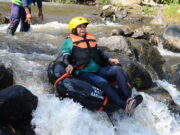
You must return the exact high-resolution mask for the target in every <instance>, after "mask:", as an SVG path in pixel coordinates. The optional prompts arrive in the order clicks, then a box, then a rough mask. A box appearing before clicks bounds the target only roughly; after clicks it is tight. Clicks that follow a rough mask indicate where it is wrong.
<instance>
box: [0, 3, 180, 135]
mask: <svg viewBox="0 0 180 135" xmlns="http://www.w3.org/2000/svg"><path fill="white" fill-rule="evenodd" d="M44 5H45V7H46V8H48V7H49V8H48V9H50V10H51V11H52V12H51V14H52V15H51V14H50V13H49V14H47V15H48V19H47V20H46V23H42V24H38V25H32V30H31V31H30V32H28V33H19V32H18V31H19V30H17V33H16V35H15V36H13V37H9V36H6V29H7V27H8V25H0V62H1V63H4V64H5V66H6V67H10V68H11V69H13V72H14V80H15V82H14V83H15V84H20V85H23V86H25V87H27V88H28V89H29V90H31V91H32V92H33V93H34V94H35V95H37V96H38V98H39V103H38V107H37V109H36V110H35V111H34V112H33V120H32V124H33V125H35V126H36V128H35V131H36V133H37V135H80V134H82V135H179V134H180V116H179V115H178V114H173V113H171V112H170V111H169V110H168V107H167V105H165V104H163V103H161V102H158V101H156V100H155V99H154V98H153V97H151V96H149V95H147V94H146V93H143V92H140V93H141V94H142V95H143V97H144V101H143V103H142V104H141V105H140V106H138V108H137V109H136V111H135V114H134V116H132V117H128V116H126V114H125V113H124V112H123V111H121V110H120V111H119V112H116V113H115V114H114V115H113V116H112V118H113V122H114V125H115V127H116V131H115V130H114V127H113V126H112V124H111V122H110V121H109V119H108V117H107V116H106V114H105V113H103V112H91V111H89V110H87V109H83V108H82V106H81V105H80V104H78V103H74V102H73V101H72V100H70V99H64V100H59V99H58V98H57V97H56V96H55V95H54V94H53V87H52V86H51V85H50V84H49V83H48V79H47V66H48V64H49V62H50V61H52V60H54V59H55V58H56V57H57V55H58V53H59V50H60V44H61V43H62V41H63V40H64V38H65V36H67V35H68V24H67V23H68V21H69V19H70V18H71V17H73V16H76V15H81V14H82V15H84V16H86V17H88V16H89V17H90V18H91V20H92V24H90V25H89V26H88V31H89V32H92V33H94V35H95V36H96V37H97V38H99V37H104V36H107V35H108V33H109V31H110V30H112V29H114V28H117V27H118V26H119V25H118V24H112V23H107V24H103V23H101V20H100V19H99V18H98V17H97V19H95V20H97V21H94V16H95V17H96V15H94V14H95V12H94V11H96V10H97V7H87V6H82V5H63V4H44ZM2 6H3V8H8V6H9V3H6V2H5V3H4V2H0V11H1V10H2ZM72 8H74V9H76V10H80V11H78V12H77V11H76V10H75V11H74V10H72ZM87 8H88V9H87ZM68 9H69V10H68ZM44 10H46V9H44ZM54 10H58V11H61V12H60V13H56V12H54ZM4 11H5V10H4ZM72 11H74V12H72ZM46 12H47V11H45V13H46ZM7 13H8V12H7ZM97 13H98V11H97ZM45 16H46V14H45ZM49 16H51V17H50V18H49ZM18 29H19V28H18ZM159 51H160V52H161V54H162V55H163V56H164V57H165V58H167V59H168V58H169V59H170V58H171V57H172V56H174V55H176V56H175V58H174V57H173V58H172V59H176V60H177V59H179V61H180V54H174V53H172V52H169V51H166V50H164V49H162V48H161V47H159ZM177 61H178V60H177ZM155 81H156V82H157V83H158V85H159V87H163V88H165V89H166V90H167V91H168V92H169V93H170V94H171V96H172V97H173V99H174V101H175V102H176V103H177V104H178V105H180V92H179V91H178V90H177V88H176V86H174V85H172V84H170V83H168V82H166V81H164V80H155ZM133 93H136V90H133Z"/></svg>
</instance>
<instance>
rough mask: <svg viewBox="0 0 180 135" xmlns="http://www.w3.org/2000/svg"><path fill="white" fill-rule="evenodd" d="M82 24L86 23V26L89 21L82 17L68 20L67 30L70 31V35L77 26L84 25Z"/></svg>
mask: <svg viewBox="0 0 180 135" xmlns="http://www.w3.org/2000/svg"><path fill="white" fill-rule="evenodd" d="M84 23H86V24H88V23H89V21H88V20H87V19H86V18H84V17H74V18H72V19H71V20H70V22H69V30H70V32H71V33H72V30H73V29H74V28H76V27H77V26H78V25H80V24H84Z"/></svg>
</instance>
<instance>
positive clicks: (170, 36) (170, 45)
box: [163, 25, 180, 52]
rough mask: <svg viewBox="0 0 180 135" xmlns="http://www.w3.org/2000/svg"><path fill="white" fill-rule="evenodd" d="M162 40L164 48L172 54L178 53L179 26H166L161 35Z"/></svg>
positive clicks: (179, 42)
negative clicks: (163, 40)
mask: <svg viewBox="0 0 180 135" xmlns="http://www.w3.org/2000/svg"><path fill="white" fill-rule="evenodd" d="M163 38H164V39H165V42H164V44H163V46H164V47H165V48H167V49H169V50H171V51H173V52H180V25H170V26H168V27H167V28H166V29H165V31H164V33H163Z"/></svg>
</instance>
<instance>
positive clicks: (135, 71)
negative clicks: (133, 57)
mask: <svg viewBox="0 0 180 135" xmlns="http://www.w3.org/2000/svg"><path fill="white" fill-rule="evenodd" d="M123 67H124V70H125V71H126V72H127V74H128V75H129V77H130V79H131V81H132V83H133V85H134V86H135V87H136V88H137V90H144V89H149V88H151V87H152V86H153V81H152V78H151V76H150V74H149V73H148V72H147V71H146V69H145V68H144V67H143V66H142V65H140V64H138V63H135V62H126V63H124V64H123Z"/></svg>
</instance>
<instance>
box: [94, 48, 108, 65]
mask: <svg viewBox="0 0 180 135" xmlns="http://www.w3.org/2000/svg"><path fill="white" fill-rule="evenodd" d="M97 50H98V53H99V56H100V57H101V58H102V59H103V60H105V61H107V62H108V59H109V58H110V57H109V56H107V55H106V54H105V53H104V52H103V51H102V50H101V49H99V48H98V49H97Z"/></svg>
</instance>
